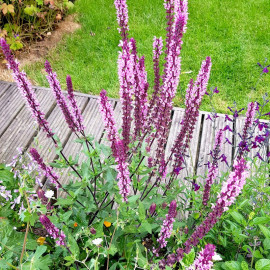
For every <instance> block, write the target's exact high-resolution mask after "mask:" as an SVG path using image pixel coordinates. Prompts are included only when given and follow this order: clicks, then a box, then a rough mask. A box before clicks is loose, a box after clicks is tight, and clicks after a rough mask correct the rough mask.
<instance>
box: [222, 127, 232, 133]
mask: <svg viewBox="0 0 270 270" xmlns="http://www.w3.org/2000/svg"><path fill="white" fill-rule="evenodd" d="M226 130H229V131H230V132H232V129H231V128H230V126H229V125H226V126H225V128H224V129H223V131H226Z"/></svg>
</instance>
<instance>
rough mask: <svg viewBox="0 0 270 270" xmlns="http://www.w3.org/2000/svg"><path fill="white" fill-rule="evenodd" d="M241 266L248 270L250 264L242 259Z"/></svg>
mask: <svg viewBox="0 0 270 270" xmlns="http://www.w3.org/2000/svg"><path fill="white" fill-rule="evenodd" d="M241 268H242V270H248V264H247V262H245V261H242V262H241Z"/></svg>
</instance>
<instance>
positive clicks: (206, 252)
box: [188, 244, 216, 270]
mask: <svg viewBox="0 0 270 270" xmlns="http://www.w3.org/2000/svg"><path fill="white" fill-rule="evenodd" d="M215 250H216V247H215V246H214V245H213V244H207V245H206V246H205V247H204V249H202V250H201V251H200V253H199V255H198V256H197V257H196V258H195V261H194V263H193V264H192V266H190V267H189V268H188V270H196V269H198V270H199V269H201V270H211V269H212V266H213V265H214V263H213V261H212V260H213V257H214V255H215Z"/></svg>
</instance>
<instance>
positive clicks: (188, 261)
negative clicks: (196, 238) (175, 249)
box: [183, 249, 195, 265]
mask: <svg viewBox="0 0 270 270" xmlns="http://www.w3.org/2000/svg"><path fill="white" fill-rule="evenodd" d="M194 259H195V251H194V249H192V250H191V251H190V252H189V253H188V254H185V255H184V258H183V263H184V264H185V265H191V264H192V263H193V262H194Z"/></svg>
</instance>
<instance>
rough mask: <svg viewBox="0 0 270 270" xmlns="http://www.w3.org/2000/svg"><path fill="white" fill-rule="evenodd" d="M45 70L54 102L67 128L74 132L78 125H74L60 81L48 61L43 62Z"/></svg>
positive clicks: (74, 121)
mask: <svg viewBox="0 0 270 270" xmlns="http://www.w3.org/2000/svg"><path fill="white" fill-rule="evenodd" d="M45 70H46V72H47V74H48V75H47V76H46V78H47V80H48V82H49V84H50V87H51V90H52V91H53V93H54V96H55V99H56V102H57V104H58V106H59V107H60V109H61V111H62V113H63V115H64V117H65V120H66V122H67V124H68V126H69V128H70V129H71V130H72V131H74V132H75V131H78V130H79V127H78V126H77V125H76V120H75V118H74V116H73V114H72V113H71V111H70V109H69V107H68V105H67V102H66V99H65V97H64V95H63V93H62V90H61V86H60V83H59V81H58V79H57V75H56V73H55V72H53V71H52V68H51V65H50V63H49V62H48V61H46V62H45Z"/></svg>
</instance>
